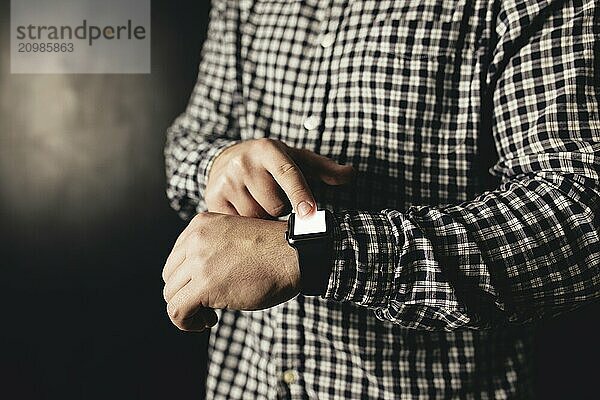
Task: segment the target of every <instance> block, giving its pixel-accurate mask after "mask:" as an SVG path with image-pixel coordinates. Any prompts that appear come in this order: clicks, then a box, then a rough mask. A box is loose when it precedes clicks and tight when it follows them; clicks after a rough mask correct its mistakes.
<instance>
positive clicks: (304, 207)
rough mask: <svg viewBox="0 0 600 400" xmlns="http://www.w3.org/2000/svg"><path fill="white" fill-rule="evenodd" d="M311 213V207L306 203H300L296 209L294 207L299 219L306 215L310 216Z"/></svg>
mask: <svg viewBox="0 0 600 400" xmlns="http://www.w3.org/2000/svg"><path fill="white" fill-rule="evenodd" d="M311 211H312V205H310V203H309V202H307V201H303V202H301V203H300V204H298V207H296V212H297V213H298V215H300V216H301V217H304V216H307V215H308V214H310V212H311Z"/></svg>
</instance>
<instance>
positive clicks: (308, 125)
mask: <svg viewBox="0 0 600 400" xmlns="http://www.w3.org/2000/svg"><path fill="white" fill-rule="evenodd" d="M320 122H321V120H320V119H319V117H317V116H316V115H311V116H310V117H308V118H306V119H305V120H304V129H306V130H307V131H312V130H313V129H317V128H318V127H319V123H320Z"/></svg>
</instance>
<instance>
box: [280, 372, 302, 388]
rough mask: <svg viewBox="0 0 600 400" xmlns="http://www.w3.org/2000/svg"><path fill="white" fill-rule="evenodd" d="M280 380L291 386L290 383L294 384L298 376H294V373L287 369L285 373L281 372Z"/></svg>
mask: <svg viewBox="0 0 600 400" xmlns="http://www.w3.org/2000/svg"><path fill="white" fill-rule="evenodd" d="M282 378H283V381H284V382H285V383H286V384H288V385H291V384H292V383H295V382H296V380H297V379H298V376H297V375H296V371H294V370H293V369H288V370H287V371H284V372H283V376H282Z"/></svg>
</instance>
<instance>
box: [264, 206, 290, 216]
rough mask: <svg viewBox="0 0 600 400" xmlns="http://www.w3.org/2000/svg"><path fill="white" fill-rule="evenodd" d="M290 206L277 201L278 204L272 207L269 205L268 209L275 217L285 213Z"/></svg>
mask: <svg viewBox="0 0 600 400" xmlns="http://www.w3.org/2000/svg"><path fill="white" fill-rule="evenodd" d="M287 208H288V206H287V204H285V203H277V204H273V205H271V206H270V207H268V209H267V210H266V211H267V212H268V213H269V215H271V216H273V217H278V216H280V215H283V213H284V212H285V211H286V210H287Z"/></svg>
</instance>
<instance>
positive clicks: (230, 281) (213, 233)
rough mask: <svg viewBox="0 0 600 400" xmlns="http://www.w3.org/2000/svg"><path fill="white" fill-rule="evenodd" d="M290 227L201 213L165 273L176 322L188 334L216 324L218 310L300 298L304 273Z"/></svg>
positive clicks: (252, 307) (169, 307) (181, 239)
mask: <svg viewBox="0 0 600 400" xmlns="http://www.w3.org/2000/svg"><path fill="white" fill-rule="evenodd" d="M285 231H286V223H285V222H281V221H270V220H261V219H254V218H244V217H240V216H230V215H224V214H212V213H202V214H198V215H197V216H196V217H194V219H193V220H192V221H191V222H190V224H189V225H188V227H187V228H186V229H185V230H184V231H183V232H182V233H181V235H180V236H179V238H178V239H177V241H176V242H175V246H174V248H173V250H172V252H171V254H170V255H169V258H168V259H167V262H166V264H165V267H164V269H163V280H164V281H165V288H164V292H163V294H164V297H165V300H166V301H167V303H168V305H167V312H168V314H169V317H170V318H171V321H172V322H173V323H174V324H175V325H176V326H177V327H179V329H182V330H186V331H202V330H204V329H206V328H207V327H211V326H213V325H214V324H216V322H217V315H216V314H215V312H214V311H213V310H212V309H213V308H232V309H236V310H258V309H263V308H268V307H273V306H275V305H277V304H280V303H283V302H284V301H287V300H289V299H291V298H292V297H294V296H295V295H297V294H298V292H299V285H300V270H299V268H298V260H297V256H296V254H295V251H294V249H292V248H291V247H290V246H289V245H288V244H287V243H286V241H285Z"/></svg>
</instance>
